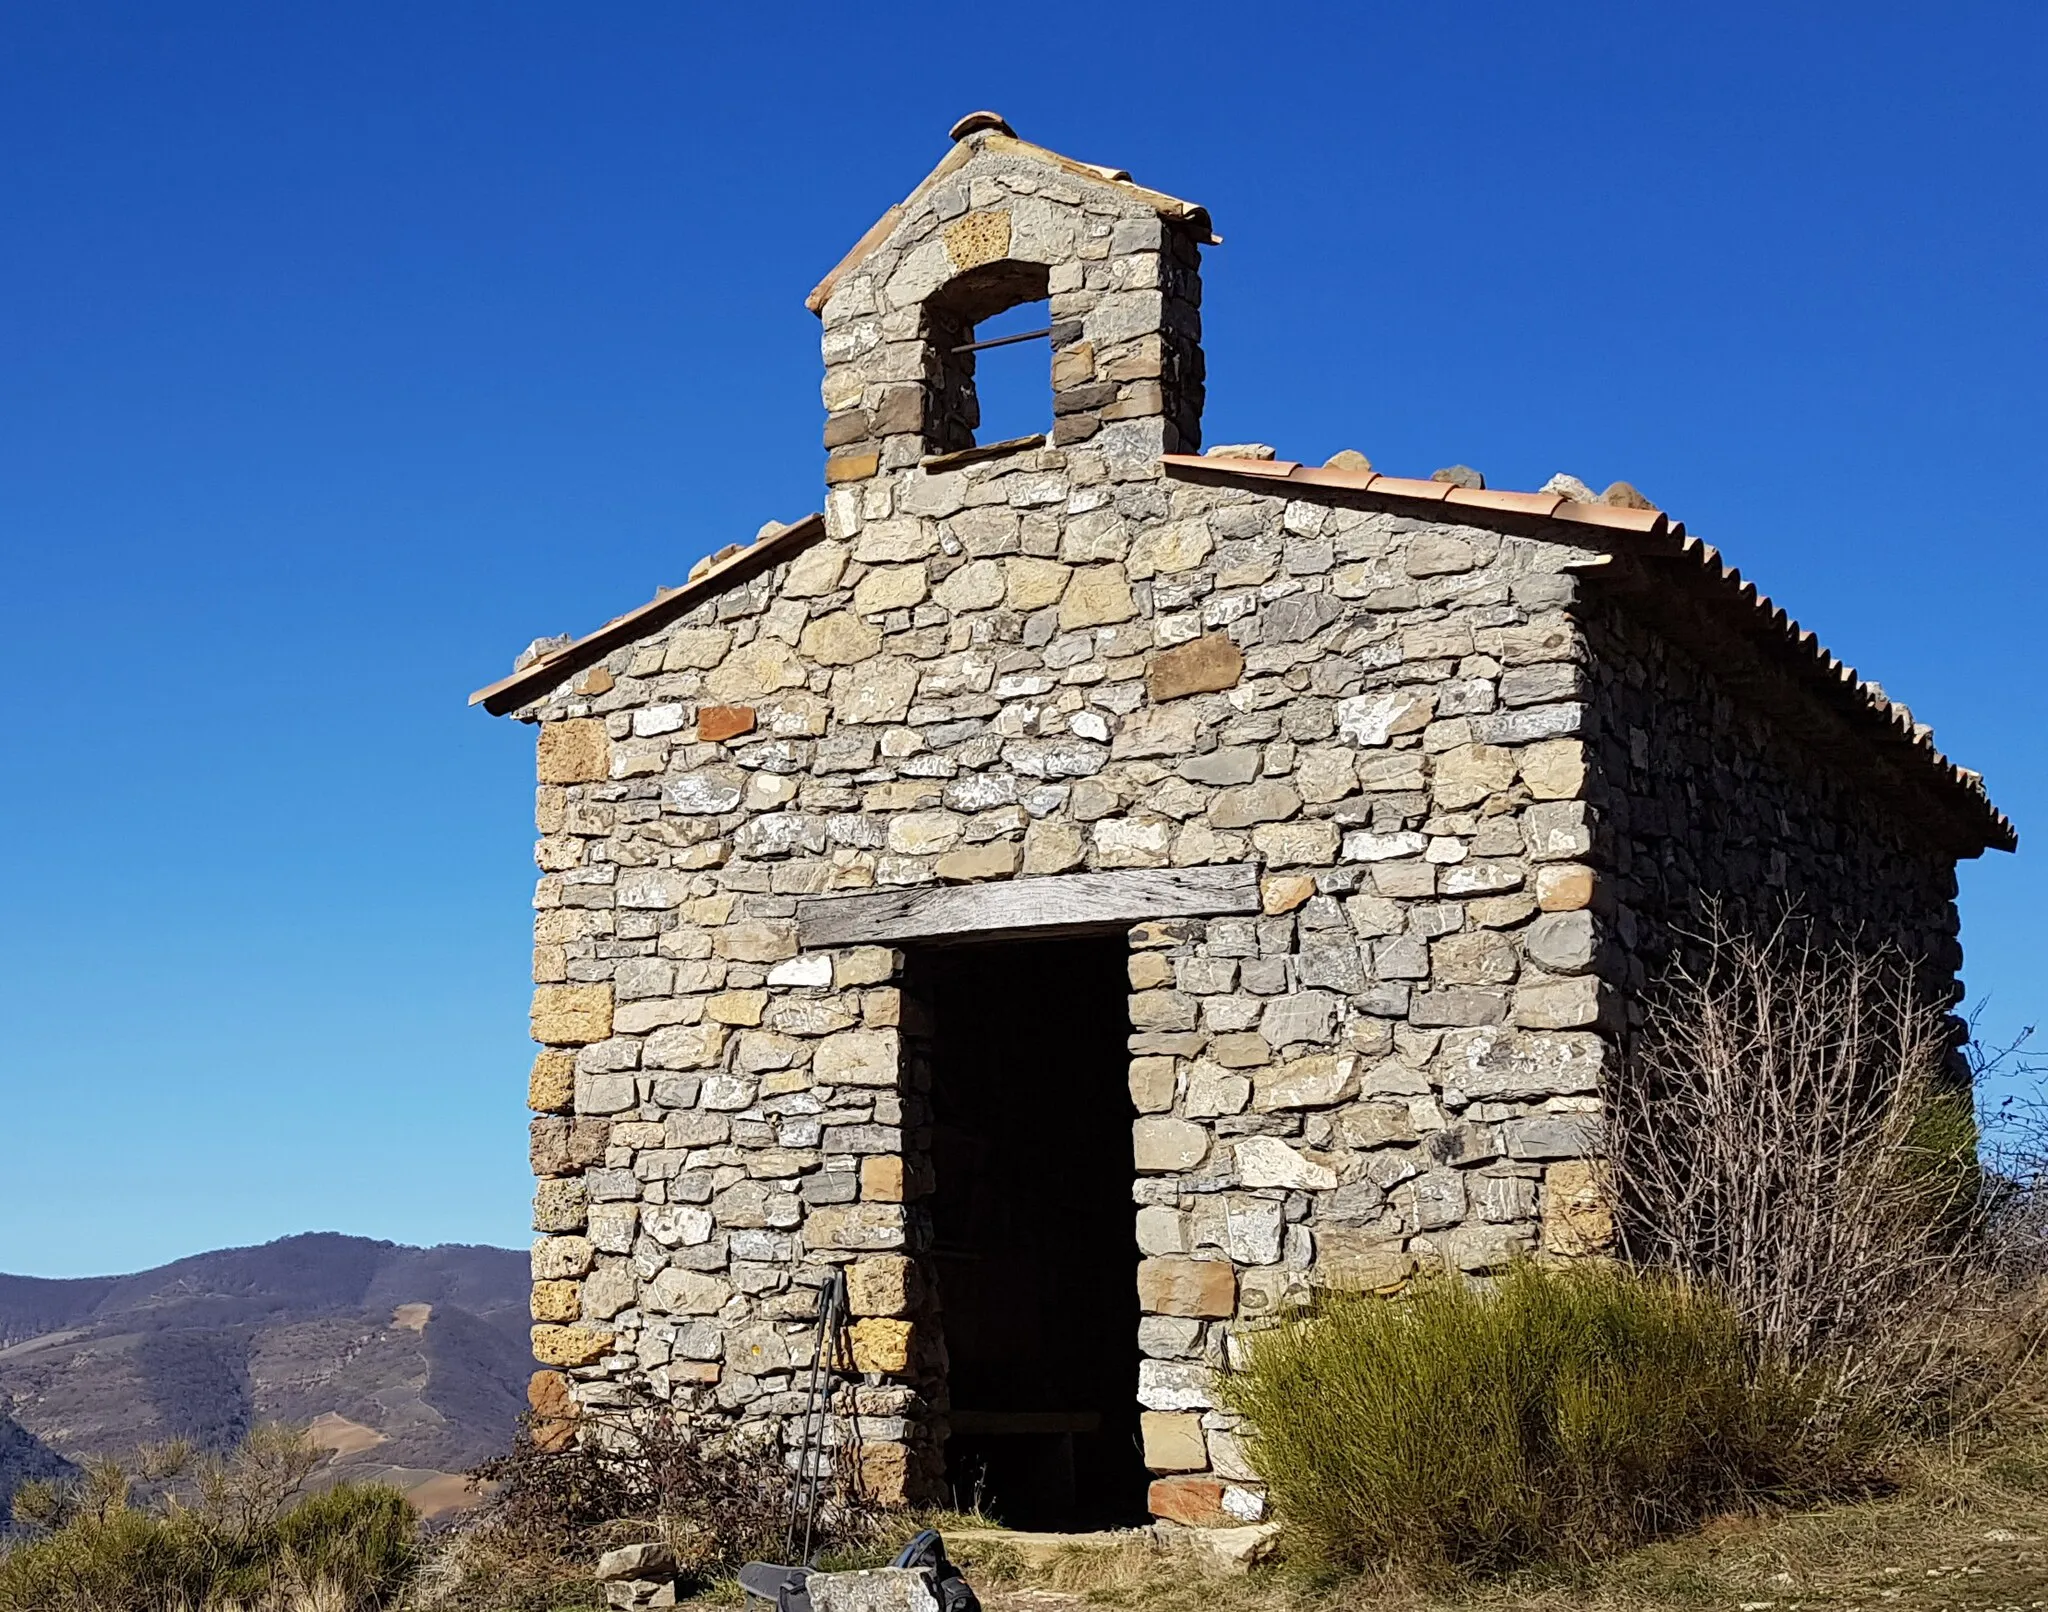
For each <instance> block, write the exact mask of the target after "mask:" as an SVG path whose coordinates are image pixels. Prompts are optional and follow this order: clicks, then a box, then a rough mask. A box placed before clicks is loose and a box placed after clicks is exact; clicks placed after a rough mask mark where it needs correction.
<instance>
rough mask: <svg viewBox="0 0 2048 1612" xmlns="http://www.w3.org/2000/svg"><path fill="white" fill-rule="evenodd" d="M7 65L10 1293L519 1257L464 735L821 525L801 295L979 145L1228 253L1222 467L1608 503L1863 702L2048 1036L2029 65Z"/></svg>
mask: <svg viewBox="0 0 2048 1612" xmlns="http://www.w3.org/2000/svg"><path fill="white" fill-rule="evenodd" d="M0 15H4V16H5V19H6V38H7V45H6V49H5V50H4V52H0V158H4V161H0V233H4V240H5V246H4V250H0V549H4V559H5V569H4V572H0V576H4V578H5V583H4V589H0V601H4V608H5V620H6V631H5V634H4V642H0V657H4V659H5V673H6V687H7V690H8V696H9V697H8V699H7V702H6V703H7V726H6V734H7V740H6V743H5V744H4V746H0V772H4V778H0V814H4V827H5V837H4V845H5V847H6V851H7V856H8V864H9V865H8V868H7V873H6V881H5V882H6V889H7V892H8V899H7V901H6V903H5V908H4V911H5V922H4V923H0V1010H4V1013H5V1023H6V1031H5V1035H4V1037H0V1137H4V1151H0V1270H9V1271H25V1272H35V1273H40V1274H50V1275H67V1274H78V1273H84V1272H93V1271H107V1270H125V1269H132V1268H135V1267H139V1266H142V1265H146V1264H150V1263H154V1262H156V1261H160V1260H164V1259H168V1258H171V1257H174V1256H176V1255H179V1254H182V1253H186V1252H190V1251H194V1250H197V1249H200V1248H206V1247H212V1246H217V1245H220V1244H225V1243H234V1242H253V1241H259V1240H263V1239H266V1238H269V1237H273V1236H279V1235H283V1234H286V1233H289V1232H295V1231H302V1230H307V1229H313V1228H321V1229H334V1230H340V1231H348V1232H359V1233H365V1234H370V1235H376V1236H385V1237H391V1238H395V1239H399V1240H404V1241H413V1242H425V1241H437V1240H469V1241H490V1242H498V1243H510V1244H519V1243H522V1242H523V1241H524V1240H525V1238H526V1236H527V1235H528V1234H527V1232H526V1230H525V1225H526V1212H525V1206H526V1196H527V1181H526V1169H525V1157H524V1134H523V1133H524V1128H525V1118H526V1116H525V1114H524V1111H523V1108H522V1096H523V1091H524V1078H525V1069H526V1065H527V1062H528V1060H529V1057H530V1047H529V1045H528V1043H527V1041H526V1038H525V1001H526V994H527V990H528V986H527V984H526V981H525V974H526V968H527V944H528V943H527V936H526V924H527V903H528V900H529V896H530V886H531V880H532V878H533V869H532V865H531V860H530V842H531V837H532V836H531V824H530V817H529V809H530V784H529V779H530V776H531V772H530V768H531V735H530V732H529V731H528V730H525V729H522V728H519V727H517V726H516V725H513V724H509V723H506V722H501V721H493V720H491V719H489V718H486V717H484V716H483V715H481V714H480V713H478V712H475V711H471V710H469V709H467V708H466V707H465V705H464V703H463V702H464V697H465V695H466V694H467V693H468V691H469V690H470V689H472V688H474V687H476V686H477V685H479V684H481V683H483V682H486V681H488V680H490V679H491V678H493V677H495V676H497V675H499V674H500V673H501V672H503V671H504V670H507V669H509V666H510V663H511V658H512V656H513V654H514V653H515V652H516V651H517V650H518V649H519V648H520V647H521V646H522V645H523V644H525V643H526V641H527V640H528V639H530V638H532V637H534V636H536V635H538V634H542V633H551V632H560V631H581V630H584V629H587V628H589V627H591V626H593V625H595V624H596V623H598V622H599V621H602V620H603V619H604V618H606V617H607V616H610V615H612V614H614V613H615V612H617V611H619V610H621V609H624V608H626V607H627V606H630V605H632V604H635V603H638V602H639V601H641V600H643V599H645V598H646V597H648V596H649V595H650V594H651V593H652V591H653V589H654V588H655V586H656V585H657V584H663V583H673V582H675V581H678V580H680V579H681V577H682V576H683V574H684V573H685V571H686V570H687V569H688V567H689V565H690V562H691V561H692V560H693V559H695V558H696V557H697V556H698V555H700V554H702V553H704V552H705V551H707V550H708V549H711V548H715V547H718V546H720V545H722V544H724V543H727V542H732V541H735V540H742V539H745V538H748V537H750V536H751V535H752V534H753V532H754V530H755V528H756V527H757V526H758V525H759V524H760V523H761V522H762V521H763V520H764V519H767V518H769V517H779V518H782V519H789V518H793V517H794V516H796V515H798V514H801V513H803V512H805V511H807V510H810V509H813V508H816V507H817V506H818V502H819V496H820V486H819V475H820V468H819V467H820V460H821V450H820V449H819V447H818V446H817V431H818V426H819V423H820V409H819V404H818V395H817V379H818V366H817V346H816V340H817V326H816V321H815V320H814V319H813V318H812V316H811V315H809V314H808V313H806V312H805V311H804V309H803V306H802V299H803V296H804V293H805V292H806V291H808V290H809V289H810V287H811V286H812V284H813V283H815V281H816V280H817V279H818V278H819V277H820V276H821V275H822V274H823V273H824V272H825V271H826V270H827V269H828V268H830V267H831V265H832V264H833V263H834V262H835V261H836V260H837V258H838V257H839V255H840V254H841V252H842V251H843V250H844V249H845V248H846V247H847V246H848V245H849V244H850V243H851V242H852V241H853V240H854V239H855V238H856V237H857V236H858V235H859V234H860V232H861V231H862V230H863V229H864V228H865V227H866V226H867V224H868V223H869V222H870V221H871V220H872V219H873V218H874V217H875V216H876V215H877V214H879V213H880V212H881V211H882V209H883V208H884V207H886V206H887V205H888V204H889V203H890V202H892V201H894V200H896V199H897V198H898V197H900V196H901V195H902V194H903V192H904V191H906V190H907V189H908V188H909V187H910V186H911V185H912V184H913V183H914V182H915V181H916V180H917V179H918V178H919V177H920V176H921V175H922V174H923V173H924V172H925V171H926V169H928V168H929V167H930V166H931V165H932V164H933V163H934V162H936V161H937V160H938V159H939V158H940V157H941V156H942V155H943V154H944V152H945V149H946V129H947V127H948V125H949V124H950V123H951V122H952V121H953V120H954V119H955V118H956V117H958V116H959V115H960V114H961V113H963V112H966V111H968V110H970V109H972V108H975V107H980V106H992V107H995V108H998V109H999V110H1001V111H1002V112H1004V113H1005V114H1006V115H1007V116H1008V117H1009V118H1010V120H1011V121H1012V122H1013V123H1014V124H1015V125H1016V127H1017V128H1018V130H1019V132H1020V133H1022V134H1024V135H1025V136H1026V137H1027V138H1031V139H1035V140H1038V141H1041V142H1042V143H1044V144H1047V145H1051V146H1053V147H1055V148H1057V149H1060V150H1063V151H1066V152H1069V153H1070V154H1072V155H1075V156H1078V157H1082V158H1085V159H1087V160H1091V161H1098V162H1111V163H1115V164H1118V165H1120V166H1124V167H1127V168H1129V169H1131V170H1132V171H1133V173H1134V174H1135V175H1136V176H1137V177H1138V178H1139V179H1140V180H1141V181H1143V182H1146V183H1150V184H1155V185H1157V186H1159V187H1160V188H1163V189H1166V190H1169V191H1172V192H1174V193H1176V194H1179V195H1183V196H1187V197H1190V198H1193V199H1195V200H1199V201H1201V202H1204V203H1206V204H1207V205H1208V206H1209V207H1210V208H1211V210H1212V212H1213V213H1214V216H1215V218H1216V221H1217V226H1218V228H1219V229H1220V230H1221V232H1222V233H1223V235H1224V236H1225V237H1226V244H1225V245H1224V246H1222V247H1221V248H1218V249H1216V250H1215V251H1213V252H1211V253H1210V254H1209V258H1208V263H1207V267H1206V287H1207V301H1206V307H1205V323H1206V330H1207V344H1208V357H1209V373H1210V388H1209V399H1210V402H1209V414H1208V436H1209V439H1210V440H1211V441H1216V442H1222V441H1242V440H1247V439H1251V440H1261V441H1267V442H1272V443H1275V444H1278V445H1279V447H1280V449H1281V451H1282V453H1283V454H1284V455H1285V456H1288V457H1293V458H1302V459H1313V460H1317V461H1320V460H1321V459H1322V458H1324V457H1326V456H1327V455H1328V454H1329V453H1331V452H1332V451H1334V450H1335V449H1337V448H1340V447H1357V448H1360V449H1362V450H1364V451H1365V452H1366V453H1368V454H1369V455H1370V456H1371V457H1372V459H1373V460H1374V462H1375V463H1376V464H1377V465H1378V466H1379V467H1380V468H1381V469H1384V470H1388V471H1391V472H1394V473H1399V474H1410V475H1426V474H1428V472H1429V471H1431V470H1433V469H1435V468H1437V467H1438V466H1441V465H1447V464H1451V463H1453V462H1463V463H1466V464H1471V465H1475V466H1477V467H1479V468H1480V469H1481V470H1483V471H1484V472H1485V473H1486V475H1487V477H1488V479H1489V481H1490V483H1491V484H1492V485H1495V486H1505V487H1536V486H1539V485H1541V483H1542V482H1543V481H1544V480H1545V479H1546V478H1547V477H1549V476H1550V475H1551V473H1552V472H1554V471H1558V470H1567V471H1570V472H1572V473H1574V474H1576V475H1578V476H1581V477H1583V478H1584V479H1585V480H1587V481H1588V482H1591V483H1592V484H1593V485H1595V486H1604V485H1605V484H1606V483H1607V482H1608V481H1611V480H1614V479H1616V478H1622V479H1626V480H1629V481H1632V482H1634V483H1635V484H1636V485H1637V486H1639V487H1641V488H1642V489H1643V490H1644V491H1645V492H1646V493H1648V494H1649V495H1650V496H1651V497H1653V498H1654V499H1656V500H1657V502H1658V503H1659V504H1661V505H1662V506H1663V507H1665V508H1666V509H1669V510H1671V511H1672V512H1673V513H1674V514H1676V515H1678V516H1680V517H1682V518H1683V519H1685V520H1686V521H1687V523H1688V524H1689V526H1690V527H1691V528H1692V529H1693V530H1694V531H1696V532H1698V533H1700V534H1701V535H1703V536H1705V537H1707V538H1708V539H1709V540H1710V541H1713V542H1716V543H1718V544H1720V545H1721V546H1722V547H1723V548H1724V549H1725V550H1726V551H1727V552H1728V554H1729V555H1730V557H1731V558H1732V559H1733V560H1734V561H1735V562H1736V563H1737V564H1739V565H1741V566H1742V567H1743V568H1744V570H1745V571H1746V572H1747V573H1748V574H1750V575H1752V576H1753V577H1755V578H1756V579H1757V580H1758V581H1759V582H1760V583H1761V584H1762V585H1763V586H1764V587H1765V588H1766V589H1767V590H1768V591H1770V592H1771V593H1772V594H1773V595H1774V596H1775V597H1776V598H1777V599H1778V600H1779V602H1781V603H1783V604H1785V605H1786V606H1787V607H1788V608H1790V609H1791V610H1792V611H1793V612H1794V613H1795V614H1796V615H1798V616H1799V618H1800V619H1801V620H1802V621H1803V622H1804V623H1805V624H1806V625H1807V626H1809V627H1812V628H1814V629H1815V630H1816V631H1818V632H1819V633H1820V634H1821V636H1822V638H1823V639H1824V640H1825V641H1826V642H1827V643H1828V644H1829V645H1830V646H1831V647H1833V648H1834V649H1835V650H1836V651H1837V652H1838V653H1840V654H1841V655H1843V656H1844V658H1846V659H1847V660H1849V661H1851V662H1852V663H1853V664H1855V665H1856V666H1857V667H1858V668H1859V669H1861V670H1862V671H1864V673H1865V674H1866V675H1868V676H1874V677H1877V678H1880V679H1882V680H1883V682H1884V683H1885V685H1886V687H1887V688H1888V689H1889V690H1890V691H1891V692H1892V693H1893V694H1894V695H1895V696H1896V697H1898V698H1902V699H1905V700H1907V701H1909V702H1910V703H1911V704H1912V706H1913V708H1914V711H1915V713H1916V714H1917V715H1918V716H1919V717H1920V718H1921V719H1922V720H1924V721H1931V722H1932V723H1934V724H1935V726H1936V729H1937V734H1938V738H1939V741H1940V742H1941V743H1942V744H1943V745H1944V747H1945V748H1947V749H1948V751H1949V752H1950V754H1952V755H1953V756H1955V757H1956V758H1957V759H1958V760H1960V761H1962V762H1964V763H1965V764H1966V765H1970V766H1975V767H1978V768H1981V769H1982V770H1983V771H1984V772H1985V774H1986V775H1987V778H1988V780H1989V783H1990V787H1991V789H1992V791H1993V794H1994V797H1995V798H1996V799H1997V800H1998V801H1999V802H2000V804H2001V805H2003V806H2004V807H2005V808H2006V810H2007V811H2008V812H2009V813H2011V814H2012V815H2013V816H2014V817H2015V818H2016V819H2017V820H2018V821H2019V824H2020V827H2021V831H2022V834H2023V835H2029V834H2031V835H2032V836H2033V837H2032V838H2030V839H2029V842H2028V846H2027V849H2025V850H2024V851H2022V853H2021V854H2020V855H2019V856H2017V857H2004V856H1991V857H1987V858H1986V859H1985V860H1984V861H1983V862H1981V863H1977V864H1970V865H1966V867H1965V870H1964V873H1963V890H1964V895H1963V913H1964V922H1965V933H1964V944H1965V947H1966V950H1967V955H1968V963H1967V977H1968V982H1969V986H1970V990H1971V994H1972V996H1973V998H1978V999H1982V998H1985V997H1987V996H1988V997H1989V998H1990V1009H1989V1014H1988V1022H1989V1023H1990V1024H1991V1025H1992V1026H1993V1027H1994V1029H1998V1030H2010V1029H2011V1028H2014V1027H2016V1026H2017V1025H2019V1024H2020V1023H2022V1022H2024V1021H2026V1020H2027V1019H2029V1018H2031V1017H2032V1016H2033V1015H2034V1014H2036V1013H2038V1012H2043V1011H2048V953H2044V948H2043V947H2042V946H2041V944H2040V941H2039V925H2038V915H2039V914H2040V913H2041V911H2042V910H2043V909H2044V907H2048V874H2044V871H2043V869H2044V866H2048V863H2044V860H2043V855H2042V853H2041V852H2040V851H2038V850H2037V849H2036V847H2037V846H2038V845H2039V844H2041V843H2042V842H2041V840H2040V839H2039V835H2040V834H2041V833H2043V832H2048V766H2044V761H2043V753H2042V752H2043V746H2042V737H2043V735H2044V734H2048V720H2044V717H2048V696H2044V693H2043V689H2044V684H2048V679H2044V676H2043V660H2044V651H2043V639H2044V634H2043V630H2042V627H2041V621H2040V615H2041V607H2042V604H2043V599H2044V584H2048V546H2044V544H2043V541H2042V531H2041V527H2042V524H2043V520H2042V509H2043V499H2044V494H2043V492H2042V491H2040V490H2039V489H2040V486H2041V483H2042V480H2043V476H2042V467H2041V443H2042V442H2043V440H2044V436H2048V402H2044V399H2043V389H2042V386H2041V383H2040V371H2041V367H2042V358H2043V338H2044V335H2048V314H2044V299H2043V295H2042V264H2043V261H2044V253H2043V247H2044V239H2043V236H2044V229H2048V226H2044V223H2043V218H2044V214H2043V210H2042V208H2041V207H2040V205H2039V203H2040V197H2041V196H2042V195H2043V194H2044V192H2048V184H2044V177H2048V176H2044V174H2043V171H2042V170H2043V157H2044V147H2048V132H2044V131H2048V122H2044V119H2043V117H2042V114H2041V111H2040V107H2039V84H2040V82H2041V75H2042V72H2043V69H2044V67H2048V50H2044V45H2048V9H2044V8H2042V7H2040V6H2038V5H2035V4H2020V3H2014V4H2006V5H1983V4H1967V3H1965V4H1953V3H1951V4H1942V5H1934V4H1931V3H1930V4H1925V5H1918V6H1886V5H1878V6H1872V5H1859V6H1853V7H1852V6H1847V5H1843V6H1820V5H1804V6H1802V5H1791V6H1785V5H1777V4H1772V5H1763V4H1746V3H1733V4H1726V5H1721V6H1716V7H1677V6H1643V5H1626V6H1623V5H1613V6H1609V5H1593V4H1586V5H1572V6H1546V7H1532V6H1528V5H1523V4H1483V3H1471V4H1465V5H1460V6H1457V7H1451V6H1434V7H1425V6H1414V5H1410V6H1380V5H1367V6H1358V5H1347V6H1330V7H1320V8H1319V7H1312V6H1294V7H1290V6H1286V5H1275V6H1270V7H1267V8H1264V9H1262V10H1261V11H1259V12H1258V13H1257V14H1256V17H1255V18H1254V19H1252V20H1250V21H1248V20H1247V13H1246V12H1245V10H1244V9H1243V8H1242V7H1238V6H1230V7H1222V6H1218V7H1213V8H1210V7H1205V6H1203V5H1200V4H1195V5H1185V6H1180V7H1176V8H1173V10H1172V11H1171V12H1170V13H1160V12H1158V11H1157V10H1156V9H1154V8H1138V7H1125V8H1112V7H1091V8H1085V9H1081V10H1074V9H1066V10H1058V9H1056V10H1054V11H1047V12H1041V13H1027V12H1019V11H1017V10H1016V9H1015V8H994V9H992V10H991V9H986V8H983V9H977V8H972V7H959V6H930V7H914V6H889V5H868V6H862V7H845V6H840V7H829V8H828V7H809V6H802V5H791V4H784V5H780V6H774V7H767V6H760V7H733V8H718V9H715V10H714V9H711V8H701V7H694V6H686V5H681V4H670V5H652V4H609V5H600V6H574V7H572V6H567V5H559V4H558V5H553V6H537V5H531V4H522V3H515V0H495V3H492V4H488V5H486V4H453V3H449V4H435V5H430V6H418V5H394V4H376V3H362V4H354V5H349V6H338V5H330V6H321V5H295V6H273V5H264V6H256V5H251V6H247V7H238V6H227V5H220V4H210V3H203V0H194V3H191V4H185V5H180V6H176V7H144V6H133V7H109V6H104V5H96V4H92V3H82V4H76V5H66V6H62V7H54V6H30V5H27V4H21V3H16V4H13V5H9V6H6V7H5V8H4V12H0Z"/></svg>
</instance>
